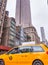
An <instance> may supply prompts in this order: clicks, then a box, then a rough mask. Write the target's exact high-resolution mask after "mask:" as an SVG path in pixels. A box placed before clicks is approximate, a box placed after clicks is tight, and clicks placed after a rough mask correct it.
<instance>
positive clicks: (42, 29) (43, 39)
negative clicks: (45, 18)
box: [40, 27, 46, 43]
mask: <svg viewBox="0 0 48 65" xmlns="http://www.w3.org/2000/svg"><path fill="white" fill-rule="evenodd" d="M40 29H41V37H42V42H44V43H46V38H45V31H44V28H43V27H41V28H40Z"/></svg>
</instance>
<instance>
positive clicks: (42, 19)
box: [6, 0, 48, 40]
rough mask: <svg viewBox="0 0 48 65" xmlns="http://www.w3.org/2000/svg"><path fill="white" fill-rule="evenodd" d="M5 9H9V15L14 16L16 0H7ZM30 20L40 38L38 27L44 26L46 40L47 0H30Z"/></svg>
mask: <svg viewBox="0 0 48 65" xmlns="http://www.w3.org/2000/svg"><path fill="white" fill-rule="evenodd" d="M7 1H8V2H7V7H6V10H8V11H9V16H10V17H14V18H15V6H16V0H7ZM30 6H31V20H32V24H33V25H34V27H36V30H37V33H38V35H39V37H40V38H41V32H40V27H44V30H45V36H46V39H47V40H48V5H47V0H30Z"/></svg>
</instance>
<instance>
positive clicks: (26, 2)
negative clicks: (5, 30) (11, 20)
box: [15, 0, 32, 28]
mask: <svg viewBox="0 0 48 65" xmlns="http://www.w3.org/2000/svg"><path fill="white" fill-rule="evenodd" d="M15 16H16V17H15V20H16V21H17V22H16V26H19V25H22V27H23V28H26V27H30V26H32V23H31V11H30V0H17V1H16V14H15Z"/></svg>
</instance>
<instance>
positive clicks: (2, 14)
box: [0, 0, 7, 42]
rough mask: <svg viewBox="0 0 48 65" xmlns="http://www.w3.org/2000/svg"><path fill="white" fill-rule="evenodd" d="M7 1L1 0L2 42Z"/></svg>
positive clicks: (0, 24) (0, 26)
mask: <svg viewBox="0 0 48 65" xmlns="http://www.w3.org/2000/svg"><path fill="white" fill-rule="evenodd" d="M6 3H7V0H0V42H1V36H2V30H3V23H4V17H5V8H6Z"/></svg>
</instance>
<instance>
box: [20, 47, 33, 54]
mask: <svg viewBox="0 0 48 65" xmlns="http://www.w3.org/2000/svg"><path fill="white" fill-rule="evenodd" d="M19 50H20V52H21V53H26V52H32V47H30V46H24V47H21V48H19Z"/></svg>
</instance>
